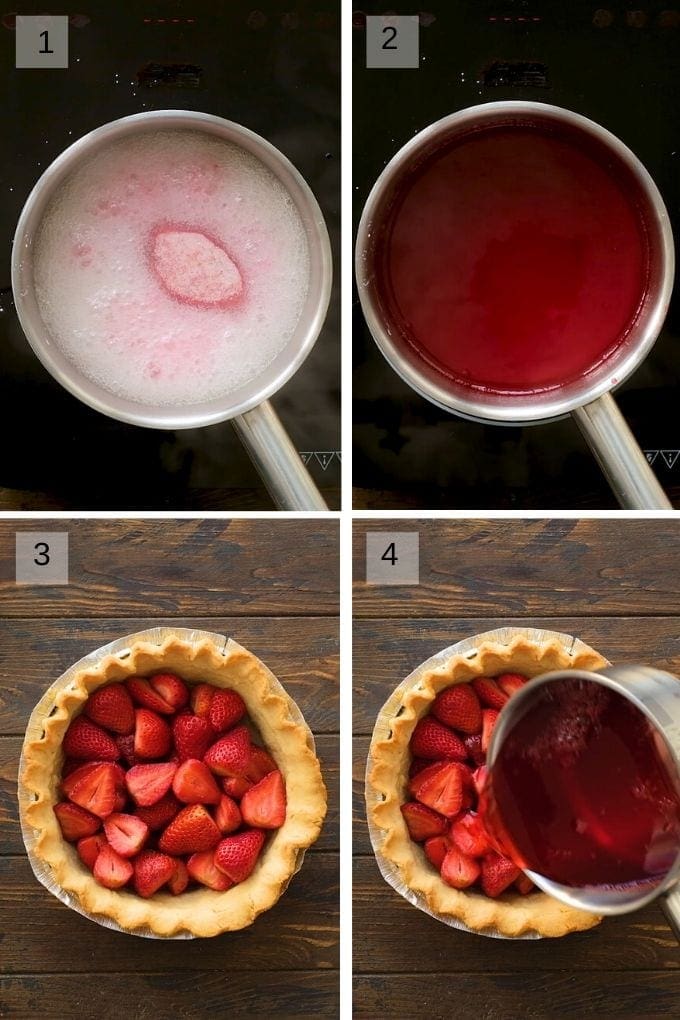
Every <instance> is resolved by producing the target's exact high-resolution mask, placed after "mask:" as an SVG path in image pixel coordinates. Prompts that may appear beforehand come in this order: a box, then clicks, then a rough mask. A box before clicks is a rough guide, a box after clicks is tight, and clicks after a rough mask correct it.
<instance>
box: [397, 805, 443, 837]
mask: <svg viewBox="0 0 680 1020" xmlns="http://www.w3.org/2000/svg"><path fill="white" fill-rule="evenodd" d="M401 813H402V815H403V816H404V821H405V822H406V827H407V828H408V831H409V835H410V837H411V839H413V840H415V842H416V843H423V842H424V841H425V840H426V839H430V838H431V837H432V836H442V835H443V834H444V833H445V832H446V826H447V822H446V819H445V818H444V817H443V816H442V815H440V814H437V812H436V811H433V810H432V808H429V807H426V805H425V804H420V803H419V802H418V801H417V800H411V801H409V802H408V803H407V804H402V805H401Z"/></svg>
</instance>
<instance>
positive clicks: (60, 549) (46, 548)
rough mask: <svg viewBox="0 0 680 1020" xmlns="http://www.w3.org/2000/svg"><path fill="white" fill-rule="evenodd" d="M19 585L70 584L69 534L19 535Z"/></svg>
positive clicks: (49, 532)
mask: <svg viewBox="0 0 680 1020" xmlns="http://www.w3.org/2000/svg"><path fill="white" fill-rule="evenodd" d="M16 582H17V584H68V532H67V531H17V533H16Z"/></svg>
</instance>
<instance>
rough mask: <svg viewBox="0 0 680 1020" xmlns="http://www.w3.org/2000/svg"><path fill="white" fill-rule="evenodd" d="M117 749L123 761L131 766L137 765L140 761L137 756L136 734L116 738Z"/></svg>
mask: <svg viewBox="0 0 680 1020" xmlns="http://www.w3.org/2000/svg"><path fill="white" fill-rule="evenodd" d="M116 747H117V748H118V750H119V751H120V756H121V758H122V759H123V761H125V762H127V764H128V765H130V766H132V765H136V764H137V762H138V760H139V759H138V758H137V755H136V754H135V735H134V733H127V734H126V735H125V736H124V737H116Z"/></svg>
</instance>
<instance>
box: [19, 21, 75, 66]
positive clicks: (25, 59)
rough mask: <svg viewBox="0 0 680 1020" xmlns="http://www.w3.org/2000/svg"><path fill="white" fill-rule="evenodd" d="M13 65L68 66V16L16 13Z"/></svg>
mask: <svg viewBox="0 0 680 1020" xmlns="http://www.w3.org/2000/svg"><path fill="white" fill-rule="evenodd" d="M44 32H46V33H47V35H46V36H45V35H43V34H42V33H44ZM48 50H49V51H50V52H46V51H48ZM15 65H16V67H19V68H23V67H31V68H36V67H68V15H65V14H64V15H61V14H58V15H53V14H39V15H36V16H35V17H33V16H31V17H28V16H27V15H24V14H17V18H16V60H15Z"/></svg>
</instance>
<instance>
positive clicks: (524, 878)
mask: <svg viewBox="0 0 680 1020" xmlns="http://www.w3.org/2000/svg"><path fill="white" fill-rule="evenodd" d="M515 888H516V889H518V890H519V891H520V892H521V894H522V896H526V895H527V894H528V893H530V892H531V891H532V890H533V889H535V888H536V886H535V885H534V883H533V882H532V881H531V879H530V878H529V876H528V875H525V874H524V873H523V872H522V873H521V874H520V876H519V878H516V879H515Z"/></svg>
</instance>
